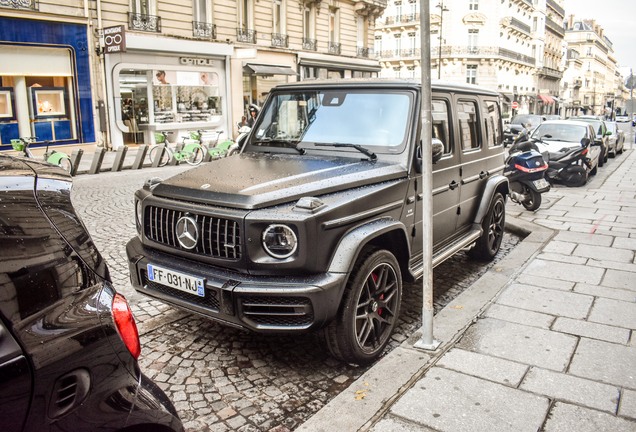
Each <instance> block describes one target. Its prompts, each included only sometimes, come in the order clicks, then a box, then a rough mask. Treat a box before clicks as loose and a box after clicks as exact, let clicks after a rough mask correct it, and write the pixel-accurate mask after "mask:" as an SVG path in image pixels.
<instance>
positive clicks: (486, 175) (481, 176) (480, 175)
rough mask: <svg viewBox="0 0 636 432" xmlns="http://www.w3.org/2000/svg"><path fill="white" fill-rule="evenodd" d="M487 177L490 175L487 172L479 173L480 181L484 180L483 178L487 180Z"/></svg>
mask: <svg viewBox="0 0 636 432" xmlns="http://www.w3.org/2000/svg"><path fill="white" fill-rule="evenodd" d="M486 177H488V173H487V172H485V171H482V172H480V173H479V178H480V179H483V178H486Z"/></svg>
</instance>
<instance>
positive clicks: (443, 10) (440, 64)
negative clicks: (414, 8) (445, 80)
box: [420, 0, 448, 79]
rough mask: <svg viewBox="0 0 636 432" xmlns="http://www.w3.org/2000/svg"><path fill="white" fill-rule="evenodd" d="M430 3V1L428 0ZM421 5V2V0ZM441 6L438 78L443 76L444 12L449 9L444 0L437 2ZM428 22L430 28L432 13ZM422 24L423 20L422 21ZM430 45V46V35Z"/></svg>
mask: <svg viewBox="0 0 636 432" xmlns="http://www.w3.org/2000/svg"><path fill="white" fill-rule="evenodd" d="M427 3H428V2H427ZM420 5H421V2H420ZM435 7H438V8H439V51H438V53H437V79H441V78H442V41H443V40H444V39H443V38H442V36H443V30H442V28H443V25H444V12H446V11H448V9H446V6H444V0H440V2H439V3H438V4H437V6H435ZM421 13H422V12H421V6H420V16H421ZM426 13H429V14H430V10H427V11H426ZM428 23H429V28H430V25H431V24H430V23H431V19H430V15H429V17H428ZM420 24H421V21H420ZM420 33H421V29H420ZM429 46H430V35H429Z"/></svg>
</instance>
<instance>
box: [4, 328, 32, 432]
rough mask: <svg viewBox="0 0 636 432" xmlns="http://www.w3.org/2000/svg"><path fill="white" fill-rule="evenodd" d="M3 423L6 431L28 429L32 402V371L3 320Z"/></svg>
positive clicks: (16, 431)
mask: <svg viewBox="0 0 636 432" xmlns="http://www.w3.org/2000/svg"><path fill="white" fill-rule="evenodd" d="M0 388H1V389H2V391H1V392H0V423H1V424H2V430H3V432H18V431H21V430H22V428H23V426H24V421H25V419H26V417H27V414H28V412H29V402H30V400H31V370H30V369H29V363H28V361H27V359H26V357H25V356H24V353H23V352H22V348H20V345H18V343H17V342H16V340H15V339H14V338H13V336H12V335H11V333H10V332H9V329H8V328H7V327H6V326H5V325H4V323H3V319H1V318H0Z"/></svg>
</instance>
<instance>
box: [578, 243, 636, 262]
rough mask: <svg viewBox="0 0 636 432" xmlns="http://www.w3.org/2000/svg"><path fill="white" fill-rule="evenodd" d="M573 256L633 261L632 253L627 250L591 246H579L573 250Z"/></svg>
mask: <svg viewBox="0 0 636 432" xmlns="http://www.w3.org/2000/svg"><path fill="white" fill-rule="evenodd" d="M573 255H576V256H581V257H586V258H593V259H597V260H604V261H618V262H622V263H631V262H632V261H633V260H634V253H633V252H632V251H629V250H625V249H619V248H614V247H605V246H593V245H586V244H580V245H578V246H577V247H576V249H574V252H573Z"/></svg>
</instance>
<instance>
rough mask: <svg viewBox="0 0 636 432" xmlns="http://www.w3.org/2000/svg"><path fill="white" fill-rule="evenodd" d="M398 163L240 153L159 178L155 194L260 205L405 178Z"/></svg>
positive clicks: (222, 203) (233, 205)
mask: <svg viewBox="0 0 636 432" xmlns="http://www.w3.org/2000/svg"><path fill="white" fill-rule="evenodd" d="M406 174H407V173H406V168H405V167H404V166H402V165H399V164H396V163H387V162H378V161H367V160H359V159H354V158H331V159H329V158H327V159H326V158H324V157H320V158H315V157H312V156H307V155H305V156H301V157H299V156H298V155H280V154H278V155H269V154H263V153H243V154H240V155H235V156H231V157H228V158H225V159H219V160H217V161H212V162H210V163H207V164H203V165H201V166H199V167H197V168H194V169H191V170H189V171H186V172H184V173H181V174H178V175H176V176H174V177H172V178H170V179H168V180H166V181H163V182H161V183H160V184H158V185H157V186H156V187H155V188H154V189H153V194H154V195H155V196H158V197H165V198H173V199H179V200H185V201H191V202H197V203H203V204H210V205H217V206H222V207H230V208H236V209H248V210H249V209H259V208H264V207H269V206H273V205H277V204H281V203H285V202H290V201H295V200H297V199H299V198H301V197H305V196H315V194H319V195H322V194H327V193H330V192H334V191H342V190H343V189H350V188H355V187H361V186H365V185H369V184H374V183H378V182H383V181H388V180H394V179H397V178H401V177H404V176H406Z"/></svg>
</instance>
